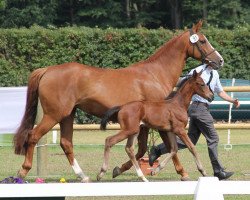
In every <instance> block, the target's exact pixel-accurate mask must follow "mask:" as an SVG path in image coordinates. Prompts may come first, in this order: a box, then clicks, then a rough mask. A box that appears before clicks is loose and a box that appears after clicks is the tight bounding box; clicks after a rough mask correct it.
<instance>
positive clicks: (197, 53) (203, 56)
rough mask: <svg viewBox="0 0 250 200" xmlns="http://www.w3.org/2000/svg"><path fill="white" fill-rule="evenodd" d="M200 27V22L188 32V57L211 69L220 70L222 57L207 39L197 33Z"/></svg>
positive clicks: (222, 61) (222, 62)
mask: <svg viewBox="0 0 250 200" xmlns="http://www.w3.org/2000/svg"><path fill="white" fill-rule="evenodd" d="M201 27H202V21H199V22H198V23H197V24H196V25H193V27H192V28H191V29H190V30H189V33H190V35H189V48H188V55H189V56H191V57H193V58H195V59H198V60H201V61H202V63H206V64H207V65H210V66H211V67H212V68H213V69H215V70H217V69H220V68H221V67H222V66H223V64H224V60H223V58H222V56H221V55H220V54H219V53H218V52H217V51H216V50H215V49H214V48H213V46H212V45H211V44H210V43H209V41H208V40H207V38H206V37H205V36H204V35H203V34H201V33H200V32H199V30H200V29H201Z"/></svg>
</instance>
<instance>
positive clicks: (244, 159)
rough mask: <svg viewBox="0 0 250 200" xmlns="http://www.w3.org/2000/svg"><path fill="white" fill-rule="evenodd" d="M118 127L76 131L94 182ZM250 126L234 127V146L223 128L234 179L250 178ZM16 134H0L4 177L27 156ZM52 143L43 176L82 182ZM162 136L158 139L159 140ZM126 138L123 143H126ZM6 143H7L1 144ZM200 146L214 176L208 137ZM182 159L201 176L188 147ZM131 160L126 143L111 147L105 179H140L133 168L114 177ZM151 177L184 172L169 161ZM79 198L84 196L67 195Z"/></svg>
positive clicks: (0, 175)
mask: <svg viewBox="0 0 250 200" xmlns="http://www.w3.org/2000/svg"><path fill="white" fill-rule="evenodd" d="M114 133H116V131H84V132H81V131H75V132H74V144H75V146H74V152H75V157H76V159H77V161H78V163H79V165H80V166H81V167H82V169H83V171H84V172H85V173H86V174H87V175H88V176H90V178H91V179H92V181H93V182H95V181H96V175H97V173H98V172H99V170H100V167H101V165H102V162H103V144H104V140H105V138H106V137H107V136H108V135H112V134H114ZM249 133H250V132H249V130H231V143H232V144H233V149H232V150H229V151H226V150H224V146H223V144H225V143H227V131H226V130H225V131H219V136H220V146H219V158H220V160H221V162H222V164H223V165H224V166H225V167H226V168H227V170H229V171H234V172H235V174H234V176H232V177H231V178H230V180H250V168H249V166H250V158H249V155H250V145H249V144H248V143H250V134H249ZM12 137H13V135H8V134H6V135H0V180H2V179H4V178H6V177H8V176H15V175H16V172H17V171H18V169H19V168H20V167H21V165H22V163H23V160H24V157H23V156H17V155H15V154H14V153H13V148H12ZM47 141H48V143H52V133H49V134H47ZM58 142H59V138H58V141H57V145H50V146H48V169H47V173H48V176H46V177H43V178H45V180H46V181H47V182H58V181H59V180H60V178H61V177H64V178H65V179H66V180H67V181H68V182H78V180H77V179H76V177H75V175H74V172H73V170H72V168H71V167H70V165H69V163H68V160H67V159H66V156H65V155H64V154H63V151H62V150H61V148H60V146H59V145H58ZM159 142H160V140H158V141H157V143H159ZM124 143H125V142H122V143H121V144H124ZM90 144H91V145H90ZM1 145H3V146H1ZM197 150H198V152H199V154H200V158H201V161H202V163H203V166H204V167H205V169H206V171H207V173H208V174H209V175H210V176H212V175H213V172H212V168H211V164H210V161H209V157H208V153H207V146H206V142H205V140H204V137H203V136H201V138H200V140H199V142H198V144H197ZM178 154H179V157H180V160H181V162H182V164H183V166H184V168H185V169H186V170H187V171H188V173H189V175H190V177H191V180H198V178H199V177H200V173H199V172H198V171H197V169H196V166H195V163H194V160H193V157H192V155H191V154H190V152H189V151H188V150H181V151H179V153H178ZM36 157H37V154H36V151H35V154H34V161H33V168H32V169H31V171H30V173H29V174H28V176H27V178H26V180H27V181H28V182H34V180H35V178H36V169H37V165H36V164H37V163H36ZM127 160H128V156H127V155H126V153H125V150H124V146H123V145H116V146H114V147H113V148H112V149H111V156H110V165H109V170H108V172H107V174H106V175H105V176H104V177H103V179H102V182H110V181H117V182H124V181H140V180H138V178H137V176H136V173H135V170H134V169H133V168H132V169H130V170H129V171H127V172H126V173H124V174H122V175H121V176H119V177H117V178H116V179H112V169H113V168H114V167H115V166H117V165H118V166H120V165H121V164H122V163H124V162H125V161H127ZM147 178H148V180H149V181H179V180H180V176H179V175H177V174H176V172H175V170H174V167H173V164H172V162H171V163H169V164H168V165H167V166H166V168H164V169H163V170H162V171H161V172H160V173H159V174H158V175H156V176H148V177H147ZM125 198H126V199H129V200H133V199H193V195H187V196H167V197H166V196H164V197H163V196H150V197H146V196H142V197H112V198H110V197H88V198H86V197H84V199H112V200H113V199H125ZM67 199H72V200H76V199H77V200H78V199H82V198H67ZM225 199H242V200H243V199H244V200H245V199H250V196H249V195H225Z"/></svg>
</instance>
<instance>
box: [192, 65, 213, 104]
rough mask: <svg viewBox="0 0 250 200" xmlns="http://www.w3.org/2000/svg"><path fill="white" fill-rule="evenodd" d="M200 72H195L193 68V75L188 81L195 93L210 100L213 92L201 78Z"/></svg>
mask: <svg viewBox="0 0 250 200" xmlns="http://www.w3.org/2000/svg"><path fill="white" fill-rule="evenodd" d="M201 74H202V71H201V72H199V73H197V72H196V70H194V73H193V76H192V77H191V78H190V83H191V85H192V87H193V89H194V92H195V93H196V94H198V95H199V96H201V97H203V98H204V99H206V100H208V101H210V102H211V101H212V100H213V98H214V94H213V93H212V92H211V91H210V89H209V87H208V86H207V85H206V84H205V82H204V81H203V79H202V78H201Z"/></svg>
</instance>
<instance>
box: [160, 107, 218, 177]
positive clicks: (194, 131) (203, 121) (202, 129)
mask: <svg viewBox="0 0 250 200" xmlns="http://www.w3.org/2000/svg"><path fill="white" fill-rule="evenodd" d="M188 115H189V117H190V122H189V129H188V136H189V138H190V139H191V141H192V142H193V144H194V145H196V143H197V142H198V140H199V137H200V135H201V133H202V134H203V135H204V137H205V138H206V141H207V147H208V153H209V157H210V161H211V164H212V167H213V170H214V173H217V172H219V171H221V170H222V169H223V166H222V165H221V163H220V161H219V159H218V143H219V136H218V134H217V132H216V130H215V128H214V122H213V117H212V115H211V114H210V112H209V108H208V107H207V106H205V105H204V104H202V103H196V104H194V103H193V104H191V105H190V107H189V109H188ZM177 144H178V149H184V148H187V147H186V145H185V144H184V143H183V142H182V141H181V140H180V139H179V138H177ZM157 149H158V150H159V151H160V153H161V154H164V153H167V150H166V147H165V145H164V144H163V143H162V144H159V145H158V146H157Z"/></svg>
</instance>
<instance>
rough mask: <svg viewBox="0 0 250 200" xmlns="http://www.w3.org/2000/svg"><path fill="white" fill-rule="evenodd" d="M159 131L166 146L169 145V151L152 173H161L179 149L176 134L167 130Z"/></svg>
mask: <svg viewBox="0 0 250 200" xmlns="http://www.w3.org/2000/svg"><path fill="white" fill-rule="evenodd" d="M159 133H160V136H161V139H162V140H163V142H164V144H165V145H166V147H168V149H169V152H168V153H167V154H166V156H165V158H164V159H163V161H162V162H161V163H160V164H159V165H158V166H157V167H156V168H155V169H154V170H153V171H152V172H151V175H155V174H157V173H159V172H160V171H161V170H162V169H163V168H164V167H165V166H166V164H167V163H168V162H169V160H170V159H172V158H173V156H175V155H176V153H177V151H178V146H177V142H176V136H175V134H173V133H171V132H167V131H159Z"/></svg>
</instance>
